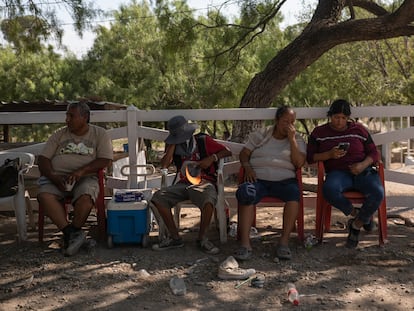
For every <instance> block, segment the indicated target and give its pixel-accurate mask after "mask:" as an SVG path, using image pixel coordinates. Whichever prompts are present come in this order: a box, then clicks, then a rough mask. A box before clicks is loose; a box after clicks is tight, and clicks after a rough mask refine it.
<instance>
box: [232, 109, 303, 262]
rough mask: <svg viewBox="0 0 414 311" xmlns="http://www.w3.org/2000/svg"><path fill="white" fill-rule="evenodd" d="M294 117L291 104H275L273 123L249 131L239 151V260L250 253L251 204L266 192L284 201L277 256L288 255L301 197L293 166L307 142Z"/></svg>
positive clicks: (298, 164)
mask: <svg viewBox="0 0 414 311" xmlns="http://www.w3.org/2000/svg"><path fill="white" fill-rule="evenodd" d="M295 120H296V114H295V112H294V111H293V110H292V108H290V107H288V106H282V107H280V108H278V109H277V111H276V116H275V120H274V125H272V126H269V127H266V128H263V129H260V130H258V131H255V132H253V133H251V134H250V135H249V138H248V141H247V143H246V144H245V146H244V147H243V149H242V150H241V152H240V155H239V158H240V162H241V165H242V166H243V168H244V176H243V177H244V183H242V184H241V185H240V186H239V187H238V189H237V191H236V198H237V200H238V203H239V209H238V220H239V223H238V226H239V233H240V247H239V249H238V250H236V252H235V253H234V255H233V256H234V257H235V258H237V259H239V260H247V259H250V257H251V256H252V246H251V242H250V230H251V224H252V223H253V218H254V213H255V210H254V208H253V206H254V204H257V203H258V202H260V200H261V199H262V198H263V197H265V196H275V197H277V198H280V199H282V200H283V201H284V202H285V207H284V210H283V232H282V236H281V238H280V241H279V243H278V245H277V247H276V256H277V257H279V258H280V259H290V258H291V252H290V249H289V246H288V245H289V237H290V233H291V232H292V231H293V229H294V227H295V220H296V218H297V214H298V211H299V199H300V193H299V185H298V181H297V179H296V169H297V168H299V167H302V166H303V164H304V163H305V158H306V145H305V142H304V140H303V139H302V137H301V136H300V135H299V134H297V133H296V130H295V126H294V122H295Z"/></svg>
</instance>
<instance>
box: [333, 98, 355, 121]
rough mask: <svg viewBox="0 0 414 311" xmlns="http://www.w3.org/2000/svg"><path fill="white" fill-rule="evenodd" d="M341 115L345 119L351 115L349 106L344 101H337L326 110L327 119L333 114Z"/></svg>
mask: <svg viewBox="0 0 414 311" xmlns="http://www.w3.org/2000/svg"><path fill="white" fill-rule="evenodd" d="M337 113H343V114H344V115H346V116H347V117H349V116H350V115H351V104H350V103H349V102H348V101H346V100H345V99H337V100H335V101H333V102H332V104H331V106H330V107H329V110H328V113H327V115H328V117H331V116H332V115H334V114H337Z"/></svg>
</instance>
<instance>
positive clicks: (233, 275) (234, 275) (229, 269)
mask: <svg viewBox="0 0 414 311" xmlns="http://www.w3.org/2000/svg"><path fill="white" fill-rule="evenodd" d="M255 273H256V270H255V269H242V268H239V264H238V263H237V261H236V259H234V257H233V256H229V257H227V259H226V260H225V261H223V262H222V263H221V265H220V266H219V269H218V277H219V278H220V279H223V280H245V279H248V278H249V277H251V276H252V275H254V274H255Z"/></svg>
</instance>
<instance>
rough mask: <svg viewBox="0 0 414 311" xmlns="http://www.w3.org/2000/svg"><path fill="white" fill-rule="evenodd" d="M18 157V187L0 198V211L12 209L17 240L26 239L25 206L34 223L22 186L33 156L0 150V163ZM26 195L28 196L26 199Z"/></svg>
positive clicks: (32, 161)
mask: <svg viewBox="0 0 414 311" xmlns="http://www.w3.org/2000/svg"><path fill="white" fill-rule="evenodd" d="M16 158H20V164H21V167H20V170H19V175H18V181H19V189H18V191H17V193H16V194H15V195H13V196H9V197H2V198H0V211H14V213H15V215H16V223H17V233H18V236H19V241H25V240H27V224H26V207H27V210H28V213H29V220H30V223H31V224H32V226H33V225H34V218H33V211H32V208H31V205H30V197H29V195H28V192H27V191H26V189H25V186H24V176H23V175H24V174H25V173H27V172H28V171H29V170H30V169H31V168H32V166H33V164H34V161H35V156H34V155H33V154H31V153H26V152H16V151H0V163H1V164H3V163H4V161H5V160H7V159H16ZM26 197H29V198H28V200H26Z"/></svg>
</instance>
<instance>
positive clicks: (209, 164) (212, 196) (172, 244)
mask: <svg viewBox="0 0 414 311" xmlns="http://www.w3.org/2000/svg"><path fill="white" fill-rule="evenodd" d="M167 128H168V131H169V135H168V137H167V138H166V139H165V143H166V150H165V154H164V156H163V158H162V159H161V169H162V170H163V171H164V172H166V171H167V169H168V167H169V166H170V164H171V163H173V162H174V165H175V166H176V167H177V174H178V176H179V181H178V182H177V183H175V184H173V185H171V186H168V187H166V188H163V189H161V190H158V191H157V192H155V193H154V195H153V196H152V199H151V202H152V204H153V206H154V207H155V208H156V210H157V212H158V214H159V215H160V217H161V218H162V220H163V222H164V224H165V226H166V227H167V229H168V232H169V238H168V239H164V240H162V241H160V242H159V243H158V244H155V245H153V247H152V248H153V250H156V251H162V250H167V249H171V248H179V247H183V246H184V243H183V241H182V239H181V237H180V235H179V232H178V228H177V226H176V225H175V222H174V219H173V215H172V212H171V209H172V208H173V207H174V206H175V205H176V204H177V203H178V202H181V201H185V200H191V201H192V203H193V204H195V205H196V206H198V208H199V209H200V211H201V221H200V229H199V232H198V238H197V245H198V247H199V248H200V249H201V250H202V251H204V252H205V253H207V254H217V253H218V252H219V251H220V250H219V248H218V247H216V246H215V245H214V244H213V243H212V242H210V241H209V240H208V239H207V237H206V233H207V229H208V227H209V225H210V221H211V217H212V215H213V212H214V207H215V205H216V202H217V189H216V182H217V177H216V170H217V162H218V161H219V159H221V158H225V157H229V156H231V151H230V150H229V149H228V148H227V147H226V146H224V145H222V144H220V143H218V142H217V141H215V140H214V139H213V138H212V137H211V136H209V135H207V134H204V133H198V134H194V132H195V130H196V129H197V128H198V126H197V125H196V124H194V123H189V122H188V121H187V120H186V119H185V118H184V117H183V116H180V115H178V116H174V117H172V118H171V119H170V120H168V123H167ZM190 172H193V173H194V172H196V173H195V174H196V175H197V176H191V173H190Z"/></svg>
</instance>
